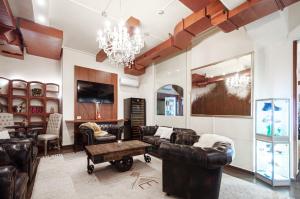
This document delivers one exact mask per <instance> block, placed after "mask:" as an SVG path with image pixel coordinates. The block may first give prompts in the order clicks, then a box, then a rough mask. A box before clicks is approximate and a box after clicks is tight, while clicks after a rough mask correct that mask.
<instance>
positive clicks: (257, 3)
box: [135, 0, 300, 70]
mask: <svg viewBox="0 0 300 199" xmlns="http://www.w3.org/2000/svg"><path fill="white" fill-rule="evenodd" d="M180 1H181V2H182V3H184V4H185V5H187V7H191V4H195V7H194V8H193V9H194V11H195V12H194V13H193V14H191V15H190V16H188V17H186V18H184V19H183V20H182V21H180V22H179V23H178V24H177V25H176V27H175V28H174V36H172V37H171V38H170V39H168V40H166V41H164V42H162V43H160V44H159V45H158V46H156V47H153V48H152V49H150V50H148V51H147V52H145V53H144V54H142V55H140V56H139V57H137V58H136V60H135V61H136V63H137V64H138V65H139V66H138V67H137V68H135V70H138V69H144V68H143V67H147V66H149V65H150V64H151V63H157V62H159V61H161V60H164V59H166V57H167V56H171V55H174V54H175V53H177V52H179V51H180V50H183V49H186V48H187V47H189V46H190V45H191V41H192V38H193V37H195V36H196V35H197V34H200V33H202V32H204V31H205V30H208V29H209V28H211V27H213V26H215V27H216V26H217V27H219V28H220V29H221V30H223V31H224V32H230V31H233V30H235V29H238V28H239V27H242V26H244V25H247V24H248V23H251V22H253V21H255V20H257V19H259V18H262V17H264V16H266V15H268V14H271V13H273V12H275V11H277V10H280V9H282V8H284V7H286V6H288V5H291V4H292V3H295V2H297V1H300V0H248V1H247V2H245V3H243V4H241V5H240V6H238V7H237V8H235V9H233V10H230V11H228V10H227V9H226V8H225V6H224V5H223V4H222V3H221V2H220V1H219V0H209V1H200V0H180ZM203 2H204V4H206V5H205V6H204V7H201V6H200V7H201V9H199V8H200V7H197V8H196V6H197V4H200V3H203Z"/></svg>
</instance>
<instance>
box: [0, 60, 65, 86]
mask: <svg viewBox="0 0 300 199" xmlns="http://www.w3.org/2000/svg"><path fill="white" fill-rule="evenodd" d="M60 64H61V63H60V61H56V60H52V59H46V58H42V57H37V56H32V55H28V54H25V57H24V60H19V59H14V58H9V57H4V56H0V76H2V77H6V78H8V79H23V80H25V81H40V82H43V83H57V84H59V85H61V65H60Z"/></svg>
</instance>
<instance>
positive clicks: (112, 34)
mask: <svg viewBox="0 0 300 199" xmlns="http://www.w3.org/2000/svg"><path fill="white" fill-rule="evenodd" d="M97 35H98V37H97V41H98V42H99V48H100V49H103V50H104V52H105V53H106V55H107V57H108V59H109V61H110V63H113V64H117V65H118V66H131V65H132V64H133V61H134V58H135V55H137V54H139V53H140V51H141V49H142V48H143V47H144V41H143V38H142V35H141V32H140V29H139V28H138V27H136V28H135V29H134V30H133V32H132V34H131V33H129V32H128V28H127V27H126V24H125V22H124V21H123V20H121V21H120V22H119V23H118V25H117V26H115V27H113V28H112V27H111V23H110V22H109V21H106V22H105V25H104V29H103V30H99V31H98V33H97Z"/></svg>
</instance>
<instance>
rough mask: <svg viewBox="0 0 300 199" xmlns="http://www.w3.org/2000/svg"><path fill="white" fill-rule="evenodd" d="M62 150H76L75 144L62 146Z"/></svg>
mask: <svg viewBox="0 0 300 199" xmlns="http://www.w3.org/2000/svg"><path fill="white" fill-rule="evenodd" d="M61 148H62V150H71V149H74V144H71V145H64V146H61Z"/></svg>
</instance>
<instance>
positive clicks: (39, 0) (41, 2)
mask: <svg viewBox="0 0 300 199" xmlns="http://www.w3.org/2000/svg"><path fill="white" fill-rule="evenodd" d="M36 3H37V5H39V6H41V7H44V6H45V5H46V0H36Z"/></svg>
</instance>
